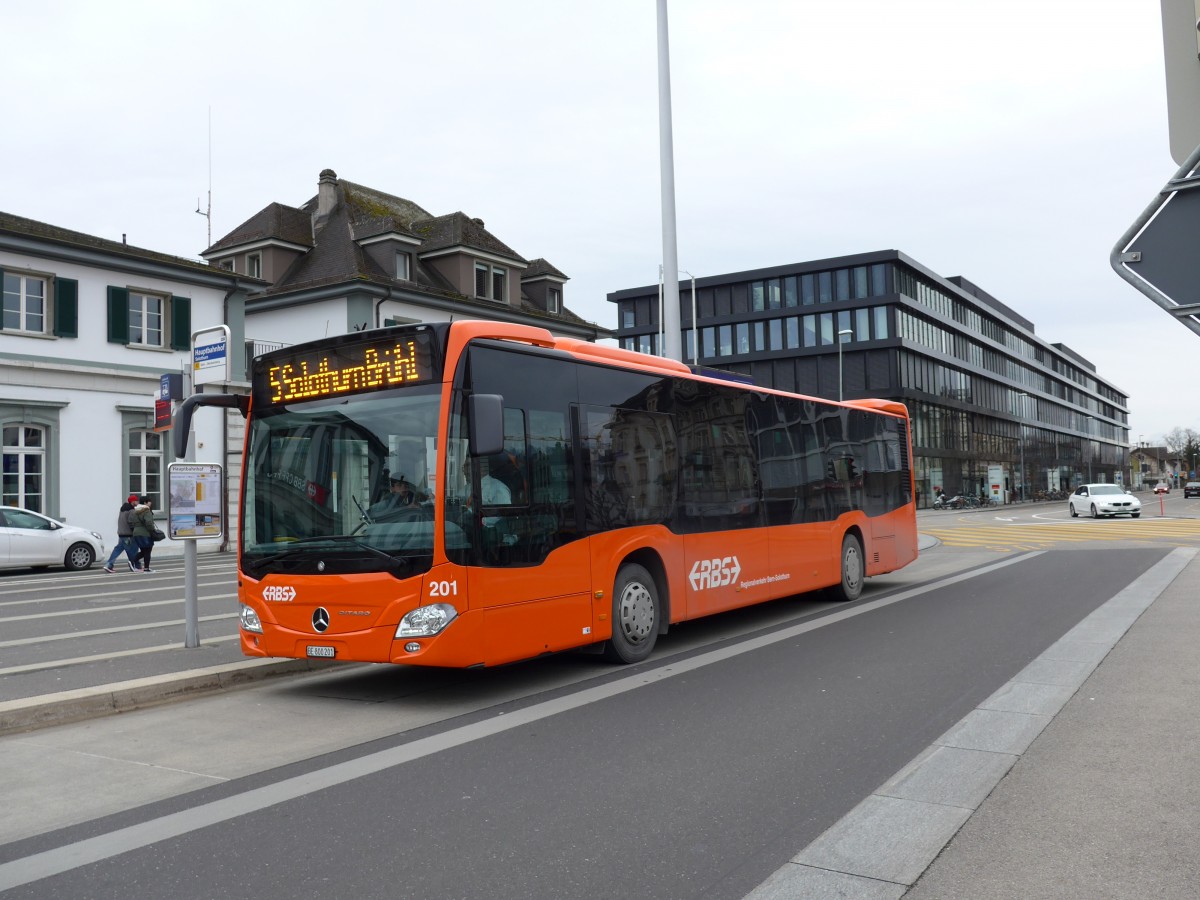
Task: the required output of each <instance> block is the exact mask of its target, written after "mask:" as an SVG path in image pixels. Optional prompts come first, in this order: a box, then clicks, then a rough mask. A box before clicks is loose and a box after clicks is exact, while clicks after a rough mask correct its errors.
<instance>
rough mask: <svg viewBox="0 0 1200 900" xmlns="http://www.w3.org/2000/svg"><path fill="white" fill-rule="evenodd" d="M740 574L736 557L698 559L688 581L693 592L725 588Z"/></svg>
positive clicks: (740, 569) (740, 570)
mask: <svg viewBox="0 0 1200 900" xmlns="http://www.w3.org/2000/svg"><path fill="white" fill-rule="evenodd" d="M740 574H742V566H741V564H740V563H739V562H738V558H737V557H736V556H726V557H725V558H724V559H698V560H696V564H695V565H694V566H692V572H691V574H690V575H688V581H690V582H691V583H692V590H693V591H702V590H704V589H705V588H718V587H725V586H726V585H727V584H733V583H734V582H736V581H737V577H738V576H739V575H740Z"/></svg>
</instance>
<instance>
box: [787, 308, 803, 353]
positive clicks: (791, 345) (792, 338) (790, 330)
mask: <svg viewBox="0 0 1200 900" xmlns="http://www.w3.org/2000/svg"><path fill="white" fill-rule="evenodd" d="M799 347H800V320H799V319H797V318H796V317H795V316H792V317H791V318H789V319H788V320H787V348H788V349H789V350H797V349H799Z"/></svg>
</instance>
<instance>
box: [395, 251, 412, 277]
mask: <svg viewBox="0 0 1200 900" xmlns="http://www.w3.org/2000/svg"><path fill="white" fill-rule="evenodd" d="M410 265H411V257H410V256H409V255H408V254H407V253H399V252H398V253H397V254H396V278H397V279H399V280H400V281H412V275H411V273H410V270H409V266H410Z"/></svg>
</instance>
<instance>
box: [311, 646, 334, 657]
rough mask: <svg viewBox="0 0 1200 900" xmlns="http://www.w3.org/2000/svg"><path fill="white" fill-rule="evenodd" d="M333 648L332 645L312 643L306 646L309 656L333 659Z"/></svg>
mask: <svg viewBox="0 0 1200 900" xmlns="http://www.w3.org/2000/svg"><path fill="white" fill-rule="evenodd" d="M334 652H335V651H334V649H333V648H332V647H314V646H313V645H312V644H309V646H308V655H309V656H320V657H322V658H324V659H333V656H334Z"/></svg>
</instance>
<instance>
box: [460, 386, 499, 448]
mask: <svg viewBox="0 0 1200 900" xmlns="http://www.w3.org/2000/svg"><path fill="white" fill-rule="evenodd" d="M467 427H468V428H469V429H470V437H469V439H468V442H467V451H468V452H469V453H470V454H471V455H472V456H491V455H492V454H493V453H499V452H500V451H502V450H503V449H504V398H503V397H501V396H500V395H499V394H472V395H471V396H470V397H469V398H468V399H467Z"/></svg>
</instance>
